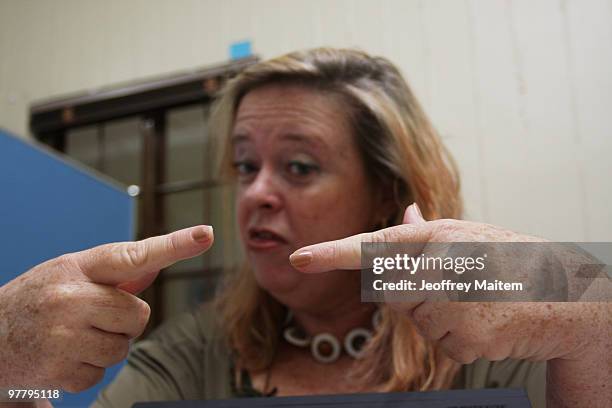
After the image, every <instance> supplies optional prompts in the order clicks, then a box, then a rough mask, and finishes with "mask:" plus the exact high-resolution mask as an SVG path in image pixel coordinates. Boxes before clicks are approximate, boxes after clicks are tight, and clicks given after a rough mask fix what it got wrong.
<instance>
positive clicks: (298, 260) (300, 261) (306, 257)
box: [289, 251, 312, 268]
mask: <svg viewBox="0 0 612 408" xmlns="http://www.w3.org/2000/svg"><path fill="white" fill-rule="evenodd" d="M289 262H291V265H293V266H295V267H297V268H303V267H304V266H306V265H309V264H310V263H311V262H312V252H310V251H302V252H296V253H293V254H291V255H290V256H289Z"/></svg>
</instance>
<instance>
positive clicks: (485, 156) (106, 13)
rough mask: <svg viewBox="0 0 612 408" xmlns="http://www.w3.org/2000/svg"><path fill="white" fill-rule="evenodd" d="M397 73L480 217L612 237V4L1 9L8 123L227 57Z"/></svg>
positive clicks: (2, 98)
mask: <svg viewBox="0 0 612 408" xmlns="http://www.w3.org/2000/svg"><path fill="white" fill-rule="evenodd" d="M242 39H250V40H252V41H253V43H254V49H255V52H256V53H257V54H259V55H260V56H263V57H271V56H274V55H277V54H280V53H284V52H287V51H291V50H294V49H297V48H304V47H312V46H318V45H333V46H358V47H360V48H362V49H365V50H366V51H369V52H372V53H375V54H381V55H384V56H387V57H389V58H390V59H392V60H393V61H394V62H396V63H397V64H398V65H399V66H400V67H401V69H402V70H403V72H404V73H405V75H406V77H407V78H408V80H409V82H410V83H411V84H412V86H413V88H414V89H415V91H416V93H417V95H418V96H419V97H420V98H421V100H422V101H423V103H424V105H425V108H426V110H427V111H428V112H429V114H430V116H431V117H432V118H433V120H434V123H435V124H436V126H437V127H438V129H439V130H440V131H441V133H442V135H443V137H444V139H445V140H446V143H447V144H448V146H449V147H450V148H451V150H452V152H453V153H454V155H455V157H456V158H457V160H458V162H459V165H460V168H461V172H462V176H463V186H464V198H465V202H466V206H467V214H466V217H467V218H470V219H476V220H483V221H487V222H491V223H496V224H501V225H504V226H507V227H510V228H513V229H516V230H520V231H524V232H530V233H532V234H539V235H542V236H546V237H549V238H552V239H558V240H567V241H572V240H590V241H597V240H601V241H603V240H608V241H609V240H612V214H611V213H612V210H611V209H610V207H611V204H612V181H611V180H610V178H611V176H612V160H610V157H611V156H612V0H588V1H585V0H573V1H569V0H568V1H562V0H520V1H513V0H508V1H502V0H474V1H472V0H466V1H461V0H448V1H435V0H423V1H416V0H411V1H407V0H386V1H365V0H360V1H352V0H336V1H323V0H299V1H297V0H296V1H289V0H287V1H281V0H257V1H249V0H219V1H212V0H208V1H197V0H173V1H169V0H168V1H161V0H159V1H152V0H112V1H110V0H106V1H99V0H95V1H94V0H55V1H51V0H46V1H45V0H39V1H34V0H0V126H3V127H6V128H8V129H10V130H13V131H15V132H17V133H20V134H26V133H27V125H26V121H27V109H28V105H29V104H30V103H31V101H32V100H36V99H40V98H44V97H49V96H54V95H58V94H65V93H67V92H73V91H78V90H82V89H89V88H95V87H98V86H103V85H108V84H113V83H117V82H123V81H126V80H131V79H136V78H142V77H147V76H151V75H158V74H163V73H169V72H172V71H176V70H184V69H188V68H191V67H199V66H203V65H207V64H212V63H218V62H222V61H225V60H226V59H227V48H228V45H229V44H230V43H231V42H234V41H237V40H242Z"/></svg>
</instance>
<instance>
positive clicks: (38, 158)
mask: <svg viewBox="0 0 612 408" xmlns="http://www.w3.org/2000/svg"><path fill="white" fill-rule="evenodd" d="M133 216H134V202H133V199H132V197H130V196H129V195H128V194H127V193H126V191H125V189H124V188H122V187H120V186H118V185H113V184H112V183H110V182H108V181H104V180H101V179H100V178H98V177H96V176H94V175H93V174H91V173H89V172H87V171H86V170H84V169H83V168H80V167H78V166H76V165H74V164H72V163H69V162H67V161H66V160H64V159H63V158H62V157H60V155H58V154H55V153H51V152H50V151H48V150H47V149H45V148H43V147H41V146H38V145H35V144H31V143H28V142H26V141H25V140H22V139H19V138H17V137H15V136H13V135H10V134H9V133H8V132H6V131H3V130H1V129H0V231H2V234H0V248H2V267H1V268H0V285H4V284H5V283H7V282H8V281H10V280H12V279H13V278H15V277H17V276H18V275H20V274H22V273H24V272H26V271H27V270H29V269H30V268H31V267H33V266H34V265H37V264H40V263H42V262H44V261H46V260H48V259H51V258H55V257H57V256H59V255H62V254H65V253H68V252H75V251H80V250H83V249H86V248H91V247H93V246H96V245H100V244H104V243H108V242H115V241H127V240H132V239H133V237H134V232H133ZM122 365H123V364H119V365H117V366H114V367H112V368H110V369H108V370H107V372H106V376H105V377H104V380H103V382H102V383H100V384H98V385H97V386H96V387H94V388H91V389H89V390H87V391H85V392H82V393H78V394H69V393H63V396H62V399H61V400H59V401H53V405H54V406H55V407H85V406H88V405H89V404H90V403H91V402H93V400H94V399H95V398H96V396H97V393H98V392H99V391H100V389H101V388H102V387H103V386H105V385H106V384H108V383H109V382H110V380H111V379H112V378H113V377H114V376H115V375H116V373H117V372H118V371H119V369H120V368H121V366H122Z"/></svg>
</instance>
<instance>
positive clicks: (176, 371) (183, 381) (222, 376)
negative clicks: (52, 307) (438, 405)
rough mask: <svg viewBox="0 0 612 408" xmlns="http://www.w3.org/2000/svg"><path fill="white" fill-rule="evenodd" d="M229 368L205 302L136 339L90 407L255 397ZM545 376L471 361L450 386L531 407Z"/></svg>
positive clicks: (513, 363)
mask: <svg viewBox="0 0 612 408" xmlns="http://www.w3.org/2000/svg"><path fill="white" fill-rule="evenodd" d="M232 370H233V368H232V359H231V355H230V352H229V350H228V349H227V347H226V346H225V345H224V341H223V338H222V334H221V333H220V330H219V329H218V327H217V325H216V324H215V319H214V312H213V310H212V308H211V306H209V305H208V306H204V307H202V308H199V309H198V310H196V311H194V312H193V313H189V314H186V315H184V316H182V317H181V318H179V319H173V320H171V321H169V322H167V323H165V324H163V325H162V326H161V327H160V328H159V329H157V330H156V331H155V332H154V333H153V334H152V335H151V336H149V338H147V339H146V340H143V341H141V342H139V343H137V344H136V345H135V346H134V347H133V348H132V350H131V352H130V355H129V356H128V360H127V363H126V365H125V366H124V368H123V369H122V370H121V372H120V373H119V374H118V375H117V377H116V378H115V380H114V381H113V382H112V383H111V384H110V385H109V386H108V387H107V388H106V389H104V390H103V391H102V392H101V393H100V395H99V397H98V400H97V401H96V402H95V403H94V404H93V407H96V408H102V407H104V408H124V407H130V406H132V404H134V403H135V402H139V401H161V400H184V399H189V400H204V399H222V398H236V397H243V396H256V395H259V396H261V394H259V393H258V392H257V391H255V390H253V389H252V388H251V387H250V382H249V381H248V378H247V381H245V383H246V384H245V386H243V388H242V389H240V390H238V389H236V388H235V387H234V384H233V375H232ZM545 377H546V366H545V364H543V363H532V362H527V361H517V360H504V361H497V362H488V361H485V360H477V361H475V362H474V363H472V364H469V365H465V366H463V368H462V370H461V372H460V373H459V375H458V376H457V381H456V384H455V386H454V388H497V387H502V388H526V389H527V393H528V394H529V399H530V400H531V403H532V405H533V408H543V407H545V384H546V378H545Z"/></svg>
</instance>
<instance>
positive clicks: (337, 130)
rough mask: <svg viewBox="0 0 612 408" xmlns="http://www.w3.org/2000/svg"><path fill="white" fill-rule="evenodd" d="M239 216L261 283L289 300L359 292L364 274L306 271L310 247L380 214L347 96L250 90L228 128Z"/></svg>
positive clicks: (300, 303)
mask: <svg viewBox="0 0 612 408" xmlns="http://www.w3.org/2000/svg"><path fill="white" fill-rule="evenodd" d="M232 145H233V160H234V166H235V169H236V173H237V175H238V176H237V177H238V178H237V183H238V186H237V187H238V188H237V217H238V223H239V226H240V234H241V238H242V242H243V244H244V247H245V250H246V254H247V257H248V261H249V262H250V266H251V267H252V269H253V271H254V273H255V277H256V279H257V282H258V284H259V285H260V286H261V287H263V288H264V289H265V290H267V291H268V292H270V293H271V294H272V295H273V296H274V297H276V298H277V299H279V301H281V302H282V303H284V304H286V305H288V306H290V307H293V308H312V307H313V306H316V305H319V304H321V302H324V303H326V304H329V302H330V299H336V300H340V299H341V298H343V297H344V296H349V292H350V296H359V291H355V282H358V281H359V273H358V272H355V271H334V272H330V273H324V274H317V275H306V274H303V273H300V272H298V271H297V270H295V269H294V268H293V267H292V266H291V264H290V263H289V255H290V254H291V253H292V252H294V251H295V250H296V249H298V248H300V247H303V246H305V245H309V244H313V243H317V242H322V241H328V240H334V239H338V238H343V237H346V236H349V235H353V234H357V233H360V232H364V231H367V230H371V229H372V228H373V226H374V225H375V224H376V223H377V222H379V221H380V220H381V219H382V218H383V214H379V213H378V208H377V202H376V201H377V199H376V194H374V191H373V189H372V186H371V185H370V184H371V183H370V182H369V181H368V178H367V176H366V171H365V168H364V165H363V161H362V158H361V156H360V154H359V151H358V149H357V145H356V143H355V141H354V137H353V135H352V132H351V129H350V126H349V123H347V120H346V118H345V114H344V110H343V106H342V104H341V103H340V102H339V100H338V98H337V97H333V96H330V95H329V94H327V95H326V94H325V93H323V92H320V91H317V90H312V89H309V88H307V87H304V86H299V85H286V84H285V85H266V86H262V87H259V88H256V89H255V90H252V91H250V92H249V93H247V94H246V95H245V96H244V97H243V99H242V101H241V103H240V105H239V107H238V111H237V114H236V121H235V124H234V128H233V133H232Z"/></svg>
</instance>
